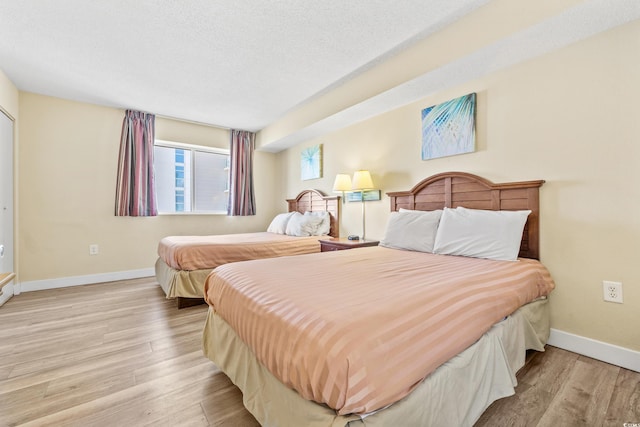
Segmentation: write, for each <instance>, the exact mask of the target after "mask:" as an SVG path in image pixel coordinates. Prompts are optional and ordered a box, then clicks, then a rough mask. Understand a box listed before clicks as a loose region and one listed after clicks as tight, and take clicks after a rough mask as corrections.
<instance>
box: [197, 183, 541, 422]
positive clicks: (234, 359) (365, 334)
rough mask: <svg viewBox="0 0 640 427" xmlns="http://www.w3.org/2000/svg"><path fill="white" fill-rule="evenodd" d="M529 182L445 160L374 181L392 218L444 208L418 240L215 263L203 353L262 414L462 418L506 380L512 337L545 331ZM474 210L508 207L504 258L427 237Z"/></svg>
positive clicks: (509, 389)
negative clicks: (422, 242)
mask: <svg viewBox="0 0 640 427" xmlns="http://www.w3.org/2000/svg"><path fill="white" fill-rule="evenodd" d="M542 184H543V181H528V182H517V183H507V184H493V183H491V182H489V181H487V180H485V179H483V178H481V177H478V176H475V175H471V174H467V173H461V172H450V173H444V174H438V175H434V176H432V177H430V178H427V179H425V180H423V181H421V182H420V183H419V184H417V185H416V186H415V187H414V188H413V189H411V190H410V191H405V192H395V193H388V195H389V198H390V201H391V210H392V214H391V216H392V217H393V218H404V219H403V221H404V220H406V218H408V217H411V216H415V217H418V216H420V215H422V214H423V213H427V214H429V215H430V216H433V214H435V213H437V212H438V211H439V210H441V209H443V210H444V213H442V212H440V213H438V215H440V216H438V221H437V222H436V225H435V227H436V231H437V232H436V235H435V243H434V246H433V248H432V251H431V252H428V251H417V250H406V249H399V248H394V247H393V244H392V243H393V239H392V238H389V239H388V238H387V237H388V235H385V239H383V243H385V246H384V247H382V246H381V247H368V248H361V249H355V250H350V251H337V252H325V253H322V254H310V255H302V256H298V257H295V258H293V257H284V258H277V259H269V260H257V261H249V262H243V263H238V264H227V265H224V266H222V267H219V268H217V269H216V270H214V271H213V272H212V273H211V274H210V275H209V276H208V278H207V280H206V284H205V299H206V300H207V303H208V304H209V306H210V307H209V312H208V316H207V321H206V324H205V328H204V332H203V349H204V353H205V355H206V356H207V357H209V359H211V360H212V361H213V362H214V363H216V365H217V366H218V367H220V368H221V369H222V370H223V371H224V372H225V373H226V374H227V375H228V376H229V378H230V379H231V380H232V381H233V382H234V384H236V385H237V386H238V387H239V388H240V390H241V391H242V393H243V402H244V405H245V407H247V409H248V410H249V411H250V412H251V413H252V414H253V415H254V416H255V418H256V419H257V420H258V421H259V422H260V423H261V424H262V425H268V426H358V425H366V426H388V425H421V426H429V425H460V426H465V425H473V423H474V422H475V421H476V420H477V419H478V418H479V416H480V415H481V414H482V412H484V410H485V409H486V408H487V407H488V406H489V405H490V404H491V403H492V402H493V401H495V400H497V399H499V398H502V397H505V396H508V395H511V394H513V393H514V387H515V385H516V380H515V374H516V372H517V370H518V369H519V368H520V367H522V366H523V364H524V358H525V353H526V350H528V349H533V350H538V351H543V350H544V345H545V343H546V340H547V338H548V334H549V321H548V308H547V299H546V296H547V295H548V293H549V292H551V290H552V289H553V287H554V284H553V280H552V279H551V277H550V275H549V272H548V271H547V270H546V269H545V268H544V266H543V265H542V264H541V263H540V262H539V261H538V258H539V253H538V247H539V245H538V229H539V227H538V222H539V206H538V205H539V201H538V191H539V187H540V186H541V185H542ZM399 210H407V212H405V213H401V212H400V213H398V212H397V211H399ZM417 211H426V212H417ZM487 211H499V212H497V213H496V215H497V216H500V215H503V214H504V215H505V216H507V217H509V218H511V217H513V216H519V217H521V218H522V221H523V223H521V224H520V225H519V227H520V228H519V236H517V237H518V239H516V246H515V248H512V249H510V250H511V251H512V252H513V260H503V259H486V258H484V257H479V256H475V255H473V256H459V255H456V254H455V249H450V248H449V247H448V246H447V244H448V243H450V240H451V239H449V240H447V239H445V238H444V237H442V238H441V236H444V235H445V234H446V233H449V232H451V230H452V228H451V227H452V225H451V224H454V222H452V220H451V218H456V215H467V214H470V215H476V214H482V215H484V214H485V213H486V212H487ZM505 211H508V212H507V213H505ZM522 212H526V213H527V214H526V215H522V214H521V213H522ZM403 215H404V216H403ZM407 215H409V216H408V217H407ZM496 215H491V217H492V218H493V217H495V216H496ZM421 221H422V222H421V224H423V223H424V221H423V220H422V219H421ZM471 224H473V223H471ZM391 225H392V221H391V218H390V222H389V226H388V229H390V228H391ZM455 230H457V229H454V231H455ZM387 234H388V231H387ZM520 236H521V238H520ZM466 247H472V246H470V245H467V246H465V248H466ZM514 249H515V250H514ZM465 250H466V249H465ZM516 257H518V258H517V259H516Z"/></svg>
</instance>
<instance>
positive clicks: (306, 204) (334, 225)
mask: <svg viewBox="0 0 640 427" xmlns="http://www.w3.org/2000/svg"><path fill="white" fill-rule="evenodd" d="M287 203H288V205H289V212H294V211H298V212H300V213H302V214H303V213H305V212H320V211H327V212H329V215H330V217H331V230H330V231H329V235H330V236H331V237H338V236H339V235H340V196H325V195H324V194H322V193H321V192H319V191H318V190H304V191H302V192H300V194H298V195H297V196H296V198H295V199H287Z"/></svg>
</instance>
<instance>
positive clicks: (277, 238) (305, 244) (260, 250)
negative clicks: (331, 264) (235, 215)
mask: <svg viewBox="0 0 640 427" xmlns="http://www.w3.org/2000/svg"><path fill="white" fill-rule="evenodd" d="M321 238H322V237H320V236H311V237H296V236H287V235H283V234H276V233H269V232H259V233H241V234H220V235H213V236H169V237H164V238H163V239H161V240H160V243H159V244H158V256H159V257H160V259H162V260H163V261H164V263H165V264H167V265H168V266H169V267H171V268H173V269H175V270H187V271H192V270H203V269H213V268H215V267H217V266H219V265H222V264H226V263H229V262H237V261H245V260H253V259H261V258H274V257H279V256H285V255H302V254H308V253H313V252H320V243H319V242H318V240H319V239H321Z"/></svg>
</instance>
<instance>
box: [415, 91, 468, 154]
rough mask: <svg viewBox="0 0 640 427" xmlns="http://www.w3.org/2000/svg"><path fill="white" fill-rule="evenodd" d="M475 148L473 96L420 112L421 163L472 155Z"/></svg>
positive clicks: (462, 97) (466, 96)
mask: <svg viewBox="0 0 640 427" xmlns="http://www.w3.org/2000/svg"><path fill="white" fill-rule="evenodd" d="M475 145H476V94H475V93H470V94H469V95H465V96H461V97H460V98H456V99H452V100H450V101H447V102H443V103H442V104H438V105H433V106H431V107H429V108H425V109H424V110H422V160H429V159H436V158H438V157H446V156H454V155H456V154H464V153H472V152H474V151H475Z"/></svg>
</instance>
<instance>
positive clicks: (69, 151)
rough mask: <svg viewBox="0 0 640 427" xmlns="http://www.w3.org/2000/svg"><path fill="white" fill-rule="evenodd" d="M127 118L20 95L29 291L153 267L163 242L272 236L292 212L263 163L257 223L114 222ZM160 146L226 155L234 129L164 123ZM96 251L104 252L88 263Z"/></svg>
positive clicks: (271, 158)
mask: <svg viewBox="0 0 640 427" xmlns="http://www.w3.org/2000/svg"><path fill="white" fill-rule="evenodd" d="M123 117H124V111H123V110H119V109H114V108H107V107H99V106H95V105H89V104H83V103H78V102H73V101H66V100H61V99H57V98H51V97H46V96H41V95H35V94H31V93H24V92H21V93H20V124H19V126H20V143H19V158H20V169H19V171H20V172H19V178H20V185H19V208H20V225H19V243H20V246H19V248H20V249H19V250H20V253H19V255H20V261H19V265H18V266H19V272H20V280H21V282H25V281H32V280H43V279H54V278H60V277H70V276H81V275H89V274H98V273H111V272H118V271H129V270H137V269H144V268H151V267H153V264H154V262H155V259H156V247H157V244H158V241H159V239H160V238H162V237H163V236H167V235H173V234H209V233H210V234H222V233H234V232H243V231H260V230H264V229H266V227H267V225H268V224H269V221H270V220H271V219H272V217H273V216H274V214H275V213H276V212H278V211H283V210H286V204H285V202H284V200H281V199H280V198H279V197H277V194H278V193H276V189H277V187H276V183H277V181H276V176H275V175H274V172H273V171H274V170H276V168H275V165H276V158H275V155H273V154H269V153H256V155H255V163H256V165H255V178H256V179H255V181H256V203H257V209H258V215H256V216H254V217H226V216H224V215H162V216H158V217H154V218H132V217H115V216H114V214H113V212H114V198H115V185H116V168H117V161H118V150H119V144H120V132H121V128H122V119H123ZM156 138H159V139H165V140H172V141H179V142H184V143H191V144H200V145H211V146H216V147H223V148H228V143H229V134H228V131H227V130H223V129H219V128H214V127H208V126H202V125H197V124H193V123H185V122H179V121H174V120H170V119H166V118H160V117H158V118H157V119H156ZM94 243H97V244H98V245H99V248H100V253H99V255H97V256H90V255H89V251H88V246H89V245H90V244H94Z"/></svg>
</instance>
